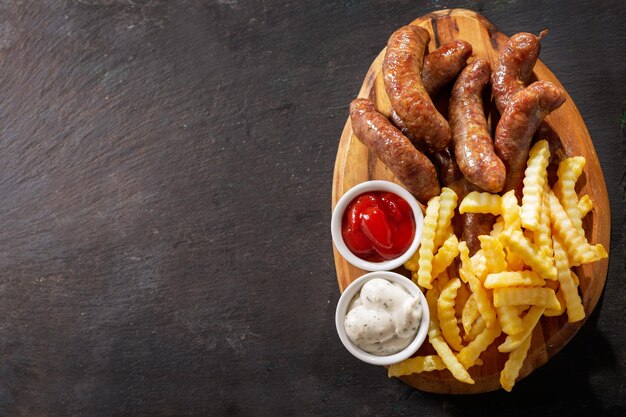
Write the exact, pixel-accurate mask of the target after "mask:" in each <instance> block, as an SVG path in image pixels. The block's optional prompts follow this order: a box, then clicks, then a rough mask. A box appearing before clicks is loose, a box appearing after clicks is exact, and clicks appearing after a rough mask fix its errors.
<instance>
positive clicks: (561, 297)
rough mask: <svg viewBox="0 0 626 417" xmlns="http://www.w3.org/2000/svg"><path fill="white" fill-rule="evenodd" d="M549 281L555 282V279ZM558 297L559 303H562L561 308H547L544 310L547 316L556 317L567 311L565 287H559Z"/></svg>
mask: <svg viewBox="0 0 626 417" xmlns="http://www.w3.org/2000/svg"><path fill="white" fill-rule="evenodd" d="M548 282H554V281H548ZM556 299H557V300H559V304H561V308H559V309H546V311H544V312H543V315H544V316H546V317H556V316H560V315H561V314H563V313H565V310H566V307H567V304H566V302H565V296H564V295H563V289H562V288H559V289H558V291H556Z"/></svg>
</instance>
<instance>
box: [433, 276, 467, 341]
mask: <svg viewBox="0 0 626 417" xmlns="http://www.w3.org/2000/svg"><path fill="white" fill-rule="evenodd" d="M460 286H461V280H459V279H458V278H455V279H453V280H450V281H448V284H446V286H445V288H444V289H443V291H441V294H440V295H439V299H438V300H437V316H438V318H439V326H440V328H441V333H442V335H443V338H444V339H445V341H446V342H448V345H450V347H451V348H452V349H454V350H456V351H457V352H458V351H460V350H461V349H463V341H462V340H461V332H460V330H459V326H458V325H457V322H456V316H455V310H454V303H455V301H454V299H455V297H456V293H457V291H458V289H459V287H460Z"/></svg>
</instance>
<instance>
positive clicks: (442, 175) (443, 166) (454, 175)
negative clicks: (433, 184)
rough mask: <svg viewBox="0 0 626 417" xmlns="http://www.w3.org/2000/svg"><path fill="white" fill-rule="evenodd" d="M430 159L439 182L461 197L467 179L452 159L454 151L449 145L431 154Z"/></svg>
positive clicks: (464, 192) (463, 194) (464, 191)
mask: <svg viewBox="0 0 626 417" xmlns="http://www.w3.org/2000/svg"><path fill="white" fill-rule="evenodd" d="M431 159H432V161H433V164H434V165H435V168H436V169H437V172H438V173H439V183H440V184H441V185H442V186H445V187H448V188H450V189H452V190H453V191H454V192H455V193H456V194H457V195H458V196H459V198H463V196H465V194H466V190H465V189H466V183H467V181H466V180H465V177H464V176H463V173H462V172H461V170H460V169H459V165H458V164H457V163H456V161H455V160H454V153H453V151H451V150H450V147H447V148H446V149H444V150H442V151H439V152H437V153H434V154H432V158H431Z"/></svg>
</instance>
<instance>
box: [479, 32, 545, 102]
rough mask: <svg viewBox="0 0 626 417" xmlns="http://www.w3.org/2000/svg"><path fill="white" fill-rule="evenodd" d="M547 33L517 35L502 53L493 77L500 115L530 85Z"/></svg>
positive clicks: (512, 37)
mask: <svg viewBox="0 0 626 417" xmlns="http://www.w3.org/2000/svg"><path fill="white" fill-rule="evenodd" d="M547 33H548V31H547V30H544V31H543V32H541V34H540V35H539V36H535V35H533V34H532V33H526V32H520V33H516V34H515V35H513V36H511V38H510V39H509V41H508V42H507V43H506V45H505V47H504V50H503V51H502V52H501V53H500V56H499V58H498V65H497V66H496V68H495V71H494V72H493V74H492V76H491V86H492V89H493V96H494V99H495V101H496V107H497V108H498V111H499V112H500V114H502V113H503V112H504V109H505V108H506V106H507V104H508V102H509V100H510V99H511V98H512V97H513V96H514V95H515V94H516V93H517V92H519V91H520V90H522V89H523V88H524V87H525V86H526V84H527V83H528V80H529V78H530V75H531V74H532V72H533V68H534V67H535V63H536V62H537V57H538V56H539V51H540V50H541V44H540V43H539V41H540V40H541V39H542V38H543V37H544V36H545V35H547Z"/></svg>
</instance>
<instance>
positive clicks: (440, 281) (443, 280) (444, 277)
mask: <svg viewBox="0 0 626 417" xmlns="http://www.w3.org/2000/svg"><path fill="white" fill-rule="evenodd" d="M435 281H436V282H437V287H436V288H437V290H438V291H439V294H441V291H443V288H444V287H445V286H446V284H447V283H448V281H450V274H449V273H448V270H444V271H443V272H442V273H441V274H439V275H437V278H435Z"/></svg>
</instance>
